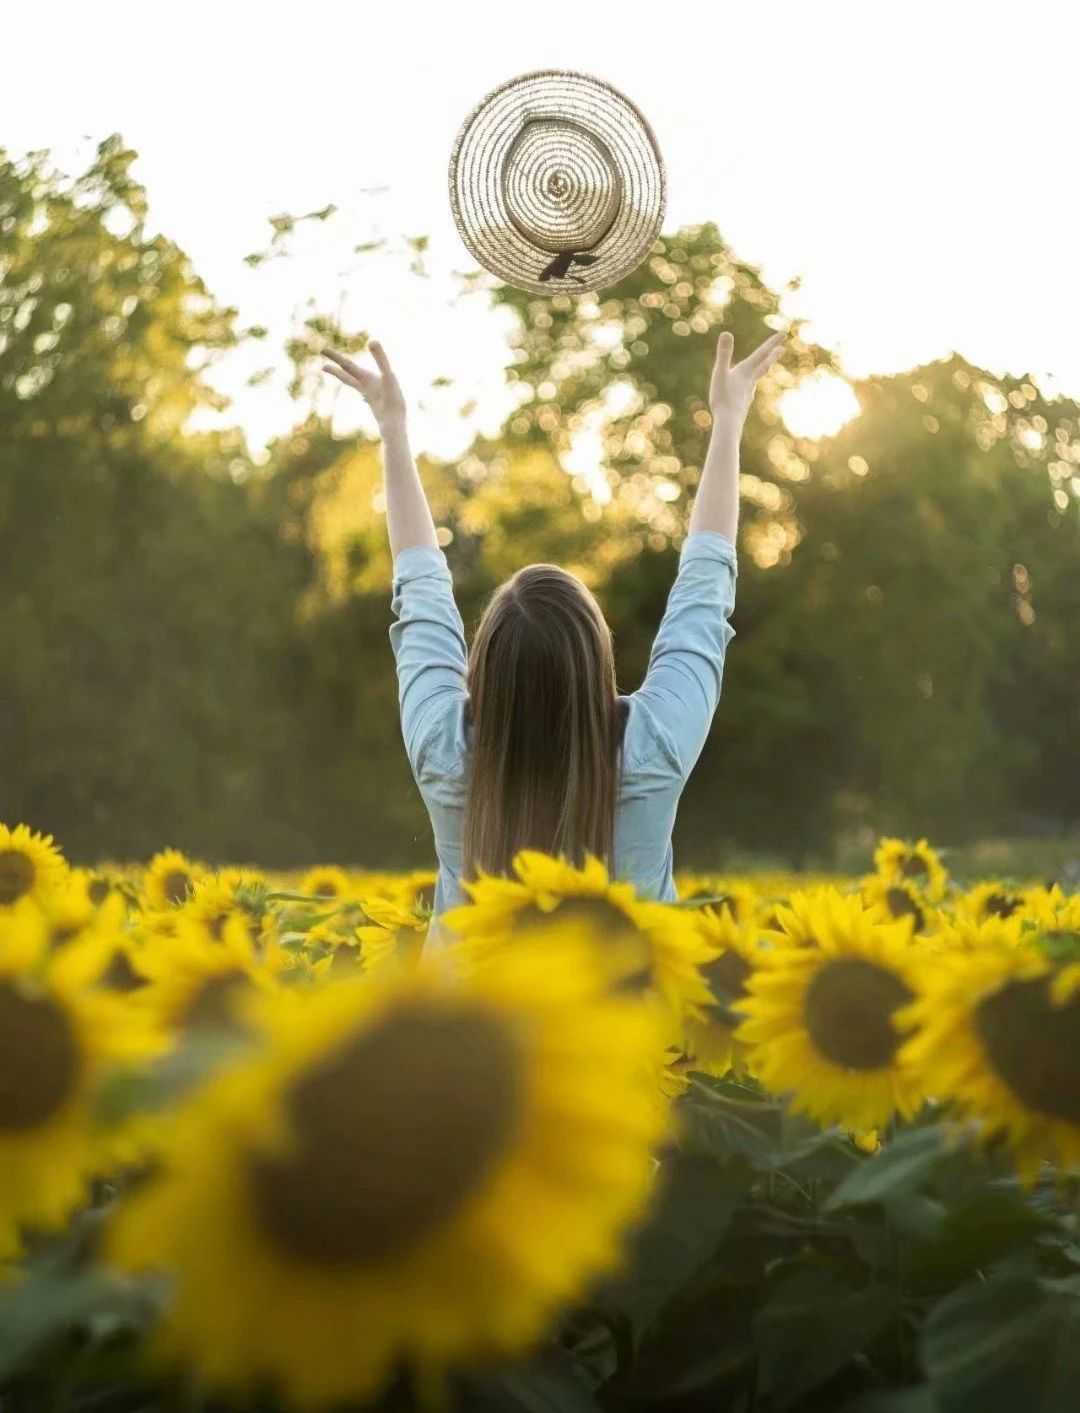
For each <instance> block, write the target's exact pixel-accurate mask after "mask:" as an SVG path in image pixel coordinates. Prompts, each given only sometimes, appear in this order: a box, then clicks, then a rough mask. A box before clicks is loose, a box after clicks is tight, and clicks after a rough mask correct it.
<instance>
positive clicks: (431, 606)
mask: <svg viewBox="0 0 1080 1413" xmlns="http://www.w3.org/2000/svg"><path fill="white" fill-rule="evenodd" d="M737 575H738V562H737V558H736V553H735V547H734V545H733V544H732V543H731V541H730V540H729V539H727V537H726V536H724V535H720V534H718V533H716V532H715V531H712V530H700V531H697V532H696V533H695V534H692V535H689V536H687V538H686V540H685V541H684V542H683V546H682V550H681V552H680V555H679V570H678V574H677V576H676V579H675V583H674V584H673V586H672V589H671V592H670V594H669V596H668V602H667V607H666V609H665V612H664V617H663V621H662V622H661V625H660V630H659V632H658V633H657V635H656V638H655V640H654V642H653V647H652V652H651V654H650V658H649V665H648V669H647V671H646V674H645V680H644V682H643V683H642V685H641V687H640V688H639V689H638V690H637V691H636V692H633V693H632V694H630V695H629V696H626V697H622V698H620V700H621V701H622V702H623V703H624V704H625V708H626V712H627V716H626V729H625V733H624V737H623V754H622V769H621V774H620V781H619V793H618V799H617V803H616V810H615V856H614V868H613V873H614V876H615V877H616V878H618V879H621V880H625V881H626V882H629V883H632V884H634V886H635V888H636V889H637V891H638V893H639V895H640V896H642V897H645V898H656V899H661V900H666V901H673V900H674V898H675V896H676V894H675V884H674V877H673V858H672V845H671V832H672V828H673V826H674V823H675V813H676V810H677V808H678V802H679V798H680V796H681V795H682V792H683V788H684V787H685V785H686V781H687V779H688V778H689V775H690V772H691V771H692V770H693V768H694V766H695V764H696V763H697V760H698V757H699V756H700V755H701V751H702V748H703V746H704V744H705V740H706V737H707V736H708V733H709V727H710V725H711V724H712V719H713V716H714V714H715V711H716V706H717V703H718V702H719V699H720V690H721V686H722V683H723V672H724V661H725V658H726V655H727V648H728V644H729V643H730V641H731V639H732V638H733V637H734V636H735V630H734V628H732V626H731V623H730V621H729V620H730V617H731V613H732V611H733V609H734V606H735V586H736V579H737ZM391 609H392V611H393V614H394V616H395V619H396V622H395V623H394V624H393V625H392V626H391V628H390V642H391V645H392V647H393V651H394V658H395V662H396V665H397V674H398V689H399V703H400V708H401V728H402V736H403V738H404V741H405V749H406V752H407V753H408V757H409V763H410V765H411V766H412V770H413V775H414V777H415V779H416V782H417V785H418V786H419V788H420V793H421V796H422V797H423V800H424V804H425V805H426V807H427V811H428V816H429V818H430V819H431V825H432V831H433V833H434V838H435V851H436V854H437V856H438V861H439V873H438V882H437V884H436V888H435V901H434V914H435V917H436V918H437V917H438V915H439V914H440V913H442V912H443V911H445V910H446V909H447V908H450V907H454V906H456V905H457V904H459V903H464V902H467V901H468V898H467V896H466V895H465V893H464V891H463V890H462V887H461V870H462V826H463V821H464V810H465V790H466V784H465V772H466V762H467V758H468V724H467V720H466V710H465V709H466V705H467V701H468V698H467V691H466V668H467V647H466V643H465V633H464V628H463V626H462V622H461V616H460V614H459V612H458V609H457V605H456V603H455V601H454V595H453V582H452V579H451V575H450V569H449V566H448V564H447V562H446V556H445V555H444V554H443V552H442V550H435V549H430V548H428V547H427V546H413V547H411V548H409V549H404V550H402V551H401V552H400V553H399V554H398V556H397V558H396V560H395V561H394V583H393V600H392V603H391Z"/></svg>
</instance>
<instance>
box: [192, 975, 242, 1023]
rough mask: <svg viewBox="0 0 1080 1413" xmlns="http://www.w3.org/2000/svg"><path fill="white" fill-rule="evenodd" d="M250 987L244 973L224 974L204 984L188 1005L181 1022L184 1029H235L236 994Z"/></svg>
mask: <svg viewBox="0 0 1080 1413" xmlns="http://www.w3.org/2000/svg"><path fill="white" fill-rule="evenodd" d="M250 985H251V979H250V977H249V976H248V974H247V972H245V971H239V970H237V971H225V972H222V973H221V974H220V975H219V976H212V977H210V978H209V980H207V981H204V982H203V984H202V985H201V986H200V987H199V989H198V990H197V991H196V992H195V994H194V996H192V998H191V1000H190V1001H189V1002H188V1005H187V1008H186V1009H185V1011H184V1014H183V1016H182V1017H181V1019H180V1026H181V1028H182V1029H184V1030H211V1029H212V1030H237V1029H238V1028H239V1025H238V1022H237V1019H236V1016H235V1015H234V1013H233V1002H234V1001H235V1000H236V995H237V992H238V991H242V990H243V989H244V988H245V987H248V986H250Z"/></svg>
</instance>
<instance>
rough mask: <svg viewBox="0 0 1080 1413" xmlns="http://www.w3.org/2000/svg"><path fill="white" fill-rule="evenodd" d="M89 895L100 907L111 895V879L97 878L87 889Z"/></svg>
mask: <svg viewBox="0 0 1080 1413" xmlns="http://www.w3.org/2000/svg"><path fill="white" fill-rule="evenodd" d="M86 893H87V897H88V898H89V899H90V901H91V902H92V903H93V905H94V907H95V908H100V907H101V905H102V903H103V902H104V901H105V899H106V898H107V897H108V896H109V880H108V879H107V878H95V879H94V880H93V882H92V883H91V884H90V886H89V888H87V890H86Z"/></svg>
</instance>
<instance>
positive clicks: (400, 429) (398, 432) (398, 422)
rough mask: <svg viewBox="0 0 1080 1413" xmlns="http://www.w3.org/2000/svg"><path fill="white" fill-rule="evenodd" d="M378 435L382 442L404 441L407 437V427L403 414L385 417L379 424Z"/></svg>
mask: <svg viewBox="0 0 1080 1413" xmlns="http://www.w3.org/2000/svg"><path fill="white" fill-rule="evenodd" d="M379 435H380V436H381V437H382V439H383V441H384V442H390V441H405V440H407V438H408V435H409V425H408V422H407V420H406V417H405V414H404V413H401V414H400V415H395V416H393V417H387V418H385V419H384V420H383V421H382V422H380V423H379Z"/></svg>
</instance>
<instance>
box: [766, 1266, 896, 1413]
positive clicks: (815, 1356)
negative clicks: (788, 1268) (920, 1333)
mask: <svg viewBox="0 0 1080 1413" xmlns="http://www.w3.org/2000/svg"><path fill="white" fill-rule="evenodd" d="M898 1308H899V1307H898V1304H897V1293H896V1291H895V1290H893V1289H892V1288H891V1287H888V1286H885V1285H868V1286H864V1287H863V1288H862V1289H860V1290H853V1289H851V1288H850V1287H848V1286H845V1285H842V1284H841V1283H840V1282H839V1281H837V1280H835V1279H834V1278H833V1277H832V1276H830V1275H829V1274H828V1273H827V1272H825V1271H822V1270H806V1269H804V1270H800V1271H798V1272H797V1273H796V1274H794V1275H793V1276H791V1277H790V1278H789V1279H787V1280H786V1281H785V1282H784V1283H783V1285H782V1286H780V1288H779V1289H778V1290H777V1292H776V1293H775V1295H774V1296H773V1297H772V1299H771V1300H770V1301H769V1302H768V1304H767V1305H765V1306H764V1307H763V1309H761V1310H760V1311H759V1312H758V1315H757V1318H756V1320H755V1329H756V1333H757V1340H758V1348H759V1350H760V1353H761V1387H762V1391H767V1392H770V1393H771V1395H772V1399H773V1403H774V1404H775V1406H776V1407H777V1408H787V1407H790V1405H791V1404H792V1403H794V1402H795V1401H796V1400H797V1399H798V1398H799V1397H801V1395H802V1394H804V1393H807V1392H809V1391H810V1390H811V1389H814V1388H817V1387H818V1386H819V1385H820V1384H823V1383H824V1382H825V1381H826V1380H827V1379H829V1378H831V1377H832V1376H833V1375H834V1374H835V1373H837V1371H838V1370H840V1369H842V1368H843V1366H844V1365H845V1364H847V1363H848V1361H849V1360H850V1359H851V1358H852V1357H853V1356H854V1355H856V1354H859V1353H861V1352H863V1351H865V1349H866V1347H867V1346H868V1345H869V1344H871V1343H873V1341H874V1340H875V1339H876V1338H877V1336H878V1335H879V1334H880V1333H881V1332H882V1330H884V1329H885V1327H886V1326H887V1325H888V1324H889V1323H890V1321H892V1320H893V1319H894V1318H895V1317H896V1316H897V1314H898Z"/></svg>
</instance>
